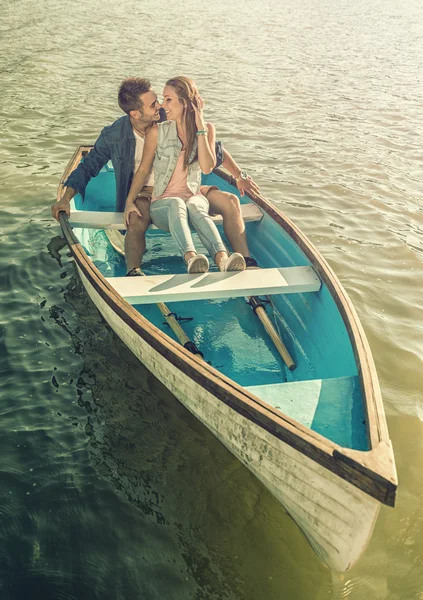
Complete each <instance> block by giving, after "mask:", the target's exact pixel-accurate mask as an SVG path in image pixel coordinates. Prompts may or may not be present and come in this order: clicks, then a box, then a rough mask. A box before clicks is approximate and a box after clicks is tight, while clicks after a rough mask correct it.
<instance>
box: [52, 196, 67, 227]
mask: <svg viewBox="0 0 423 600" xmlns="http://www.w3.org/2000/svg"><path fill="white" fill-rule="evenodd" d="M61 210H63V211H64V212H65V213H66V214H67V216H68V217H69V216H70V206H69V200H67V199H66V198H62V199H61V200H59V202H56V203H55V204H53V206H52V207H51V214H52V215H53V217H54V218H55V219H56V221H58V220H59V212H60V211H61Z"/></svg>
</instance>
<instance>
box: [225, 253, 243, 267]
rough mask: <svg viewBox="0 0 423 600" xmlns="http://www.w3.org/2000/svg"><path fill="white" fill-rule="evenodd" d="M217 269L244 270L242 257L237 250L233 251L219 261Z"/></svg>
mask: <svg viewBox="0 0 423 600" xmlns="http://www.w3.org/2000/svg"><path fill="white" fill-rule="evenodd" d="M219 269H220V270H221V271H245V260H244V257H243V256H242V254H240V253H239V252H234V253H233V254H231V255H230V256H228V258H223V259H222V260H221V261H220V264H219Z"/></svg>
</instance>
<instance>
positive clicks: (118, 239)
mask: <svg viewBox="0 0 423 600" xmlns="http://www.w3.org/2000/svg"><path fill="white" fill-rule="evenodd" d="M105 233H106V235H107V237H108V239H109V242H110V243H111V245H112V246H113V248H114V249H115V250H116V252H119V254H121V255H122V256H125V250H124V246H123V235H122V234H121V233H119V231H116V230H113V229H111V230H105ZM157 308H158V309H159V311H160V312H161V313H162V315H163V316H164V318H165V319H166V322H167V324H168V325H169V327H170V328H171V329H172V331H173V333H174V334H175V335H176V337H177V338H178V340H179V342H180V344H182V346H183V347H184V348H186V349H187V350H189V351H190V352H192V353H193V354H198V355H199V356H201V358H204V356H203V353H202V352H201V350H199V349H198V348H197V346H196V345H195V344H194V342H192V341H191V340H190V339H189V337H188V336H187V334H186V333H185V331H184V330H183V329H182V327H181V326H180V324H179V323H178V321H177V320H176V315H175V313H172V312H171V311H170V310H169V308H168V307H167V306H166V304H164V302H158V303H157Z"/></svg>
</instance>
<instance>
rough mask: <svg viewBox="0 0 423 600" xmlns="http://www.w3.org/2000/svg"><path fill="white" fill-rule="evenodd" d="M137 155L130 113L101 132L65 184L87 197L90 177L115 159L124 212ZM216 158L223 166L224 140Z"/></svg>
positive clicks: (218, 145) (118, 196) (118, 199)
mask: <svg viewBox="0 0 423 600" xmlns="http://www.w3.org/2000/svg"><path fill="white" fill-rule="evenodd" d="M160 112H161V113H162V111H160ZM163 113H164V111H163ZM163 113H162V114H163ZM134 155H135V136H134V132H133V130H132V126H131V121H130V119H129V116H128V115H125V116H123V117H121V118H120V119H117V121H115V122H114V123H112V125H109V126H107V127H105V128H104V129H103V130H102V131H101V133H100V135H99V137H98V139H97V141H96V142H95V144H94V147H93V149H92V150H91V151H90V152H89V153H88V154H87V155H86V156H85V157H84V158H83V159H82V161H81V162H80V163H79V165H78V167H77V168H76V169H75V171H73V172H72V173H71V174H70V175H69V177H68V178H67V179H66V181H65V182H64V185H65V186H69V187H72V188H73V189H74V190H77V192H79V193H80V194H81V196H82V198H84V196H85V188H86V187H87V184H88V182H89V181H90V179H91V178H92V177H96V176H97V175H98V174H99V173H100V171H101V169H102V168H103V167H104V165H105V164H106V163H107V162H108V161H109V160H111V161H112V164H113V168H114V170H115V178H116V211H117V212H123V211H124V210H125V202H126V197H127V195H128V193H129V189H130V187H131V183H132V177H133V174H134V173H133V170H134ZM216 158H217V162H216V166H219V165H221V164H222V161H223V148H222V144H221V143H220V142H217V143H216Z"/></svg>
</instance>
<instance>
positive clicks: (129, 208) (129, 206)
mask: <svg viewBox="0 0 423 600" xmlns="http://www.w3.org/2000/svg"><path fill="white" fill-rule="evenodd" d="M132 212H134V213H136V214H137V215H138V216H139V217H141V218H142V213H141V211H140V210H139V209H138V208H137V206H136V204H135V202H130V201H129V202H128V200H127V201H126V205H125V212H124V213H123V222H124V223H125V225H126V228H127V229H128V228H129V217H130V214H131V213H132Z"/></svg>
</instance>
